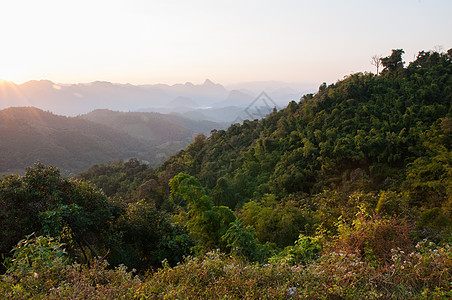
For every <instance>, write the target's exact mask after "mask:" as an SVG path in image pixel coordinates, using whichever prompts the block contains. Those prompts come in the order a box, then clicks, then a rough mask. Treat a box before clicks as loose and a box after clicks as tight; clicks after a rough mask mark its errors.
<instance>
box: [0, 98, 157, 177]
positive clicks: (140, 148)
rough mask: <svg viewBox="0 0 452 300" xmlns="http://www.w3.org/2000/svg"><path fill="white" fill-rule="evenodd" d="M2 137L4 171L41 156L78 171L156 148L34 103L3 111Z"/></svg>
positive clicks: (0, 120)
mask: <svg viewBox="0 0 452 300" xmlns="http://www.w3.org/2000/svg"><path fill="white" fill-rule="evenodd" d="M0 140H1V141H2V142H1V144H0V153H1V156H0V172H2V173H12V172H15V171H17V170H20V169H23V168H24V167H25V166H31V165H33V163H35V162H36V161H37V160H40V161H42V162H43V163H46V164H51V165H55V166H58V167H59V168H61V169H62V171H64V172H65V173H75V172H80V171H82V170H84V169H86V168H88V167H89V166H90V165H92V164H93V163H95V162H100V161H102V162H109V161H115V160H118V159H127V158H130V157H139V158H142V159H144V158H145V157H147V155H146V153H149V152H151V150H152V148H151V146H152V145H151V144H149V143H144V142H143V141H140V140H138V139H136V138H133V137H131V136H130V135H128V134H126V133H125V132H121V131H119V130H115V129H113V128H110V127H107V126H101V125H99V124H96V123H93V122H89V121H86V120H81V119H74V118H68V117H63V116H57V115H54V114H52V113H49V112H45V111H42V110H39V109H36V108H32V107H26V108H25V107H23V108H8V109H4V110H2V111H0Z"/></svg>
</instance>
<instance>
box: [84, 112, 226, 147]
mask: <svg viewBox="0 0 452 300" xmlns="http://www.w3.org/2000/svg"><path fill="white" fill-rule="evenodd" d="M78 118H80V119H84V120H89V121H92V122H95V123H99V124H103V125H106V126H109V127H113V128H116V129H119V130H122V131H124V132H127V133H128V134H130V135H131V136H133V137H136V138H139V139H144V140H148V141H153V142H154V143H156V144H163V143H166V142H173V141H178V142H191V141H193V135H197V134H201V133H202V134H209V133H210V131H211V130H212V129H214V128H220V127H221V126H220V125H219V124H218V123H215V122H210V121H194V120H191V119H188V118H185V117H183V116H178V115H174V114H159V113H145V112H115V111H111V110H107V109H98V110H95V111H92V112H90V113H88V114H85V115H81V116H79V117H78Z"/></svg>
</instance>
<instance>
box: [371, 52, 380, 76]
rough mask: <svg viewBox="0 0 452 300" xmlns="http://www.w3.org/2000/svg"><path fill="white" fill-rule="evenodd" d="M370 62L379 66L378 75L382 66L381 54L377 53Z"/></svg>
mask: <svg viewBox="0 0 452 300" xmlns="http://www.w3.org/2000/svg"><path fill="white" fill-rule="evenodd" d="M370 63H371V64H372V65H374V66H375V67H376V68H377V75H378V73H379V70H380V66H381V55H376V54H375V55H374V56H372V60H371V61H370Z"/></svg>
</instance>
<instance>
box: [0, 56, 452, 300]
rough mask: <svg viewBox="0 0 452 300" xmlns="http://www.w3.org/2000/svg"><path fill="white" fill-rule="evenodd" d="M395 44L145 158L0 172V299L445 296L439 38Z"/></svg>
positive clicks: (446, 94) (448, 203) (449, 200)
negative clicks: (78, 169) (254, 113)
mask: <svg viewBox="0 0 452 300" xmlns="http://www.w3.org/2000/svg"><path fill="white" fill-rule="evenodd" d="M402 55H403V50H401V49H397V50H393V51H392V54H391V55H390V56H388V57H384V58H381V64H382V69H383V70H382V71H381V73H380V74H372V73H364V74H363V73H356V74H352V75H350V76H347V77H346V78H344V79H343V80H340V81H338V82H336V83H334V84H331V85H329V86H327V85H326V84H322V85H321V86H320V87H319V90H318V92H317V93H316V94H308V95H305V96H304V97H303V98H302V99H300V101H299V102H298V103H297V102H295V101H293V102H291V103H289V105H288V106H287V107H286V108H285V109H282V110H280V111H276V110H274V111H273V113H271V114H270V115H269V116H267V117H265V118H263V119H260V120H254V121H244V122H243V124H234V125H232V126H230V127H229V128H228V129H227V130H214V131H212V133H211V135H210V136H209V137H206V136H205V135H198V136H196V138H195V140H194V141H193V142H192V143H191V144H190V145H189V146H188V147H187V148H186V149H184V150H181V151H180V152H178V153H177V154H175V155H173V156H172V157H171V158H170V159H168V160H166V161H165V162H164V163H163V164H161V165H160V166H159V167H157V168H150V167H149V166H148V165H145V164H141V163H140V162H139V161H138V160H136V159H131V160H129V161H127V162H116V163H114V164H96V165H93V166H92V167H91V168H90V169H88V170H87V171H86V172H83V173H81V174H80V175H79V176H78V177H77V178H66V177H62V176H61V175H60V173H59V171H58V169H56V168H54V167H50V166H45V165H43V164H41V163H37V164H35V165H34V166H33V167H32V168H27V170H26V174H25V175H24V176H18V175H10V176H6V177H3V178H1V179H0V229H1V230H0V252H1V253H2V255H4V256H5V257H6V259H5V260H4V264H3V265H4V267H5V270H4V272H6V273H5V275H0V295H2V293H3V295H5V298H8V297H9V298H13V297H16V298H27V296H30V295H39V297H42V298H44V297H45V296H49V295H50V296H51V298H55V299H56V298H65V297H66V298H67V297H71V296H72V295H77V297H80V298H118V297H124V298H126V299H137V298H138V299H141V298H156V299H160V298H174V299H176V298H177V299H212V298H225V299H262V298H270V299H280V298H295V299H364V298H365V299H450V298H451V296H452V289H451V284H450V283H451V282H452V242H451V241H452V234H451V233H452V134H451V133H452V111H451V103H452V49H451V50H449V51H448V52H447V53H446V52H442V53H438V52H424V51H421V52H420V53H419V54H418V56H417V58H416V59H415V60H414V61H413V62H411V63H409V64H408V65H407V66H406V67H405V64H404V62H403V60H402ZM38 112H39V113H40V114H39V115H40V116H41V118H43V117H46V118H49V116H46V113H43V112H40V111H38ZM107 113H110V112H107ZM78 121H84V122H87V121H85V120H78ZM89 124H92V123H89ZM42 130H47V129H42ZM36 216H38V218H37V217H36ZM32 233H34V234H32ZM24 236H25V239H24ZM15 245H16V246H15ZM11 249H13V251H12V252H11ZM11 253H12V254H11ZM8 255H9V256H8ZM11 256H12V259H10V257H11ZM108 264H110V265H112V266H118V267H117V268H110V267H108V268H107V266H108ZM124 265H125V266H124ZM126 266H127V267H128V268H134V269H136V270H138V276H134V275H135V273H134V270H133V271H130V269H127V267H126Z"/></svg>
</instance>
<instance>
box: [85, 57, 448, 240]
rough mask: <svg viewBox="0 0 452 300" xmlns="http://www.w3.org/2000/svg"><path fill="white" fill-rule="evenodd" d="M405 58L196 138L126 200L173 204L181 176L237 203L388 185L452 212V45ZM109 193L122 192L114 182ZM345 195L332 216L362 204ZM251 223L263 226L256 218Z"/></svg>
mask: <svg viewBox="0 0 452 300" xmlns="http://www.w3.org/2000/svg"><path fill="white" fill-rule="evenodd" d="M402 54H403V51H402V50H394V51H393V53H392V55H390V56H388V57H386V58H383V59H382V63H383V67H384V68H383V70H382V72H381V74H379V75H375V74H372V73H364V74H363V73H357V74H352V75H350V76H347V77H346V78H345V79H344V80H340V81H338V82H336V83H335V84H331V85H329V86H327V85H325V84H323V85H322V86H320V88H319V91H318V93H317V94H315V95H305V96H304V97H303V98H302V99H301V100H300V102H298V103H296V102H291V103H290V104H289V105H288V107H287V108H285V109H283V110H281V111H278V112H274V113H272V114H271V115H269V116H268V117H266V118H264V119H262V120H255V121H245V122H244V123H243V124H242V125H239V124H234V125H232V126H230V127H229V129H228V130H219V131H214V132H212V134H211V136H209V137H208V138H206V137H205V136H198V137H197V138H196V139H195V142H193V143H192V144H191V145H190V146H189V147H187V149H186V150H184V151H181V152H179V153H178V154H177V155H175V156H173V157H172V158H170V159H169V160H168V161H166V162H165V163H164V164H162V165H161V166H160V167H159V168H158V169H156V170H148V171H147V172H141V173H140V174H139V175H137V174H135V175H136V177H135V178H134V181H135V182H136V181H137V180H140V182H142V185H141V187H140V189H137V190H134V191H129V192H130V194H129V196H130V197H136V198H137V199H138V198H143V197H144V198H147V199H149V200H150V201H154V202H156V205H157V207H166V208H167V207H169V206H170V205H169V204H168V203H167V201H168V195H167V191H168V187H167V183H168V180H169V179H171V178H172V177H174V176H175V175H177V174H178V173H180V172H184V173H188V174H190V175H192V176H194V177H196V178H197V179H199V180H200V182H201V184H202V185H203V186H205V187H206V188H207V190H208V192H209V194H210V195H211V196H212V197H213V201H214V202H215V203H216V204H217V205H226V206H229V207H230V208H232V209H239V208H242V207H243V205H244V204H246V203H248V202H250V201H251V203H257V204H259V205H261V206H265V205H268V206H272V207H273V208H274V206H275V203H287V202H288V201H292V200H296V201H298V200H300V199H304V200H300V201H301V202H302V203H304V204H303V205H306V203H308V202H309V201H308V200H306V199H308V198H307V197H308V196H309V195H311V196H312V195H321V193H325V192H324V191H330V192H331V191H334V193H336V195H338V193H339V194H340V195H349V194H351V193H353V192H354V191H360V192H363V193H367V192H378V191H382V190H384V191H393V192H402V191H403V192H406V193H408V194H409V202H410V206H416V207H424V208H429V209H431V208H433V207H438V208H441V210H442V212H443V213H444V214H446V215H447V216H448V217H449V218H451V217H452V215H451V214H452V203H451V201H452V200H451V199H452V198H451V195H452V194H451V193H452V191H451V186H452V183H451V177H452V176H451V174H452V173H451V172H452V167H451V164H452V162H451V159H452V157H451V155H452V153H451V130H452V119H451V101H452V76H451V75H452V51H451V50H449V51H448V53H437V52H420V53H419V55H418V57H417V59H416V60H415V61H413V62H411V63H410V64H409V65H408V66H406V67H405V66H404V62H403V61H402ZM116 168H119V167H118V166H116ZM107 169H108V167H106V166H103V167H100V166H96V168H93V169H91V170H89V171H88V172H86V173H84V174H82V176H83V177H85V178H87V179H90V180H92V181H93V182H95V183H97V184H99V185H100V186H101V187H102V186H103V185H106V184H107V183H106V182H105V178H104V182H100V181H97V180H96V178H97V176H98V175H96V172H100V173H103V174H105V172H107ZM108 172H110V174H111V176H112V178H113V177H115V175H114V172H113V171H112V169H110V170H109V171H108ZM121 172H123V171H121ZM122 174H124V173H122ZM132 174H133V172H132ZM123 179H124V180H130V178H129V179H126V178H125V177H124V178H123ZM108 190H109V191H110V192H111V193H112V195H113V194H114V191H116V189H115V187H114V185H111V184H110V185H109V188H108ZM322 197H323V196H322ZM347 197H348V196H337V197H336V198H337V199H336V200H331V197H329V200H328V201H333V202H334V201H336V202H337V203H335V204H334V205H331V207H330V208H331V209H333V206H335V207H336V208H337V210H336V212H335V213H336V216H338V215H339V214H340V211H343V210H344V209H345V208H346V207H344V206H347V205H352V206H353V205H355V204H356V203H354V204H350V203H347V201H348V200H347V199H348V198H347ZM339 198H340V199H339ZM268 199H272V200H271V201H270V200H268ZM341 199H342V200H341ZM267 200H268V201H267ZM317 200H318V199H317ZM272 201H273V202H272ZM275 201H276V202H275ZM319 201H320V200H318V201H317V204H316V205H319ZM373 201H378V200H375V199H374V200H373ZM407 201H408V200H407ZM265 203H267V204H265ZM257 204H256V205H257ZM399 204H400V203H399ZM250 205H251V204H248V205H247V206H246V207H245V209H246V208H249V207H250ZM372 205H375V206H376V205H377V203H376V202H375V203H374V204H372ZM341 206H342V207H341ZM396 206H397V205H396ZM400 207H402V205H401V204H400ZM352 208H353V207H352ZM374 208H375V207H374ZM354 209H356V207H355V208H354ZM394 209H395V208H394ZM400 209H402V208H400ZM352 211H355V210H353V209H352ZM394 212H396V211H394ZM247 220H248V221H249V222H248V224H250V225H255V226H259V225H258V224H257V223H256V222H257V221H256V218H254V219H247ZM295 232H297V230H295Z"/></svg>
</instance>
